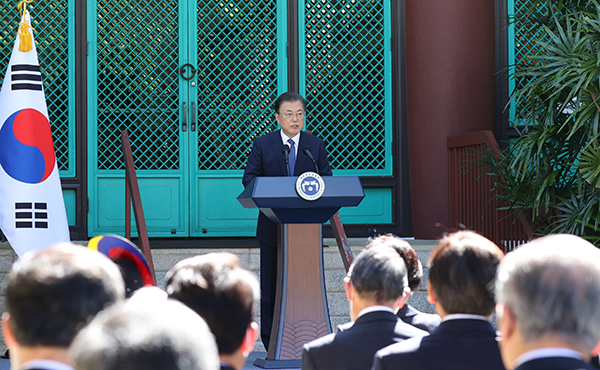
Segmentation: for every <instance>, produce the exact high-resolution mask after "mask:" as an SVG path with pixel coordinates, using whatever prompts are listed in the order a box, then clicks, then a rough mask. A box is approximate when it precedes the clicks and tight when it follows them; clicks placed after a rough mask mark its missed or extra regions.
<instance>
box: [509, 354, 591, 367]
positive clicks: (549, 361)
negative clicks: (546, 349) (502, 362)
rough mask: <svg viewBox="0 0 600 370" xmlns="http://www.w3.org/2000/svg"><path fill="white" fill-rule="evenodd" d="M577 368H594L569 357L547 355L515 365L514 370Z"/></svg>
mask: <svg viewBox="0 0 600 370" xmlns="http://www.w3.org/2000/svg"><path fill="white" fill-rule="evenodd" d="M576 369H577V370H579V369H585V370H588V369H594V367H593V366H592V365H590V364H587V363H585V362H583V361H582V360H578V359H576V358H569V357H547V358H538V359H534V360H531V361H527V362H524V363H522V364H521V365H519V366H517V368H516V369H515V370H576Z"/></svg>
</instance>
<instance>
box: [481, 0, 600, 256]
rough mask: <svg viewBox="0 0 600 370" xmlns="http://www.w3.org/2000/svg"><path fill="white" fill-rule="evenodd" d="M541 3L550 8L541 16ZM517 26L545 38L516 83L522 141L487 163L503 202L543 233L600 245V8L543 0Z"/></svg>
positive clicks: (575, 0) (586, 1) (592, 3)
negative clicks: (567, 235) (576, 237)
mask: <svg viewBox="0 0 600 370" xmlns="http://www.w3.org/2000/svg"><path fill="white" fill-rule="evenodd" d="M539 3H544V4H542V5H545V8H546V9H548V10H549V11H547V12H545V13H544V14H538V13H536V9H539V5H540V4H539ZM512 21H513V22H523V23H528V25H529V26H531V27H540V28H541V31H542V35H543V37H541V38H539V39H538V41H536V42H537V46H536V47H537V52H536V53H534V54H533V55H531V56H529V57H528V58H527V63H523V64H522V65H517V66H515V68H514V73H513V75H512V76H510V77H511V78H514V79H516V80H520V81H521V84H520V87H518V88H517V89H516V90H515V91H514V92H513V94H512V95H511V99H510V102H509V104H514V105H515V106H516V107H518V109H517V110H516V115H515V121H516V122H513V124H515V126H516V127H517V128H518V130H519V132H520V136H519V137H518V138H517V139H516V141H514V142H512V143H511V144H510V146H509V147H508V149H506V150H505V151H504V152H503V153H502V155H501V156H500V157H498V156H494V155H492V153H491V152H489V153H488V154H487V155H486V166H487V169H488V170H489V171H491V172H492V173H493V174H494V175H496V177H497V186H498V190H500V192H499V194H500V195H499V198H500V199H499V203H498V204H509V206H508V208H512V209H515V210H517V211H519V213H525V214H526V215H527V216H528V217H530V218H531V220H532V221H533V223H534V228H535V231H536V233H538V234H548V233H572V234H576V235H580V236H583V237H585V238H588V239H590V240H591V241H592V242H594V243H595V244H597V245H598V244H600V225H599V223H600V144H599V143H598V138H599V134H600V100H599V98H600V3H599V2H598V0H571V1H568V0H562V1H559V0H538V1H534V2H533V5H532V6H531V8H530V10H529V11H527V12H525V13H523V15H521V16H520V17H519V19H513V20H512Z"/></svg>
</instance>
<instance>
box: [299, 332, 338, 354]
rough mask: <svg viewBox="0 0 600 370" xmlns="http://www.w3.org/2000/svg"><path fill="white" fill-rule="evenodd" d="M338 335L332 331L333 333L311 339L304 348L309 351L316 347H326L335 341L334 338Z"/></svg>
mask: <svg viewBox="0 0 600 370" xmlns="http://www.w3.org/2000/svg"><path fill="white" fill-rule="evenodd" d="M336 335H337V334H335V333H331V334H327V335H326V336H324V337H321V338H317V339H315V340H313V341H310V342H308V343H306V344H305V345H304V350H305V351H307V352H308V351H311V350H314V349H316V348H322V347H326V346H328V345H329V344H331V343H332V342H333V339H334V338H335V336H336Z"/></svg>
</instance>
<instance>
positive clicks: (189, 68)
mask: <svg viewBox="0 0 600 370" xmlns="http://www.w3.org/2000/svg"><path fill="white" fill-rule="evenodd" d="M188 72H189V73H188ZM195 74H196V68H194V66H193V65H191V64H190V63H185V64H184V65H182V66H181V67H180V68H179V75H180V76H181V78H183V79H184V80H186V81H189V80H191V79H192V78H194V75H195Z"/></svg>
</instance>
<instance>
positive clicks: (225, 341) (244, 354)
mask: <svg viewBox="0 0 600 370" xmlns="http://www.w3.org/2000/svg"><path fill="white" fill-rule="evenodd" d="M166 278H167V293H168V294H169V298H172V299H176V300H178V301H180V302H183V303H184V304H185V305H186V306H188V307H189V308H191V309H192V310H194V311H195V312H196V313H197V314H199V315H200V316H202V318H204V320H206V323H207V324H208V326H209V327H210V331H211V332H212V333H213V334H214V336H215V339H216V341H217V347H218V350H219V359H220V361H221V370H242V369H243V368H244V365H245V364H246V358H248V355H249V354H250V353H251V352H252V349H253V347H254V342H255V341H256V337H257V335H258V324H256V323H255V322H254V303H255V302H257V301H258V298H259V296H260V291H259V288H258V281H257V280H256V277H255V276H254V274H252V273H251V272H250V271H248V270H245V269H243V268H242V267H241V266H240V264H239V260H238V258H237V256H236V255H234V254H231V253H209V254H204V255H200V256H195V257H191V258H186V259H184V260H183V261H180V262H178V263H177V264H176V265H175V266H173V268H171V270H169V272H167V277H166Z"/></svg>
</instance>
